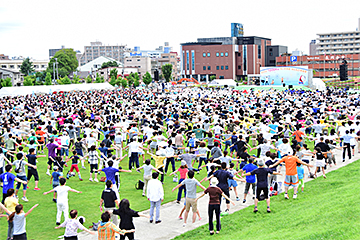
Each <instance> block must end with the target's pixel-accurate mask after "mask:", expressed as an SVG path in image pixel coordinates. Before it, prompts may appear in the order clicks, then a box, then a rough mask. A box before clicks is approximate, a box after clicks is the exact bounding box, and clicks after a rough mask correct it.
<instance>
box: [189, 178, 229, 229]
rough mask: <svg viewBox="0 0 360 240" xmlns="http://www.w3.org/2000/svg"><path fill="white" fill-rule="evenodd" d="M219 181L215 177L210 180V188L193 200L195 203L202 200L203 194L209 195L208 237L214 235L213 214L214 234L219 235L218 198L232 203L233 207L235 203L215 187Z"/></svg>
mask: <svg viewBox="0 0 360 240" xmlns="http://www.w3.org/2000/svg"><path fill="white" fill-rule="evenodd" d="M218 184H219V181H218V179H217V178H216V177H213V178H211V179H210V186H209V187H208V188H207V189H205V191H204V193H203V194H201V195H200V196H199V197H197V198H196V199H195V202H197V201H198V200H199V198H202V197H203V196H204V195H205V194H209V207H208V215H209V231H210V235H213V234H214V223H213V217H214V212H215V217H216V233H219V232H220V230H221V223H220V198H221V196H223V197H224V198H225V199H226V200H228V201H229V202H231V203H232V205H234V206H235V203H234V202H233V201H232V200H231V199H230V198H229V197H228V196H226V194H224V192H223V191H222V190H221V188H219V187H217V185H218Z"/></svg>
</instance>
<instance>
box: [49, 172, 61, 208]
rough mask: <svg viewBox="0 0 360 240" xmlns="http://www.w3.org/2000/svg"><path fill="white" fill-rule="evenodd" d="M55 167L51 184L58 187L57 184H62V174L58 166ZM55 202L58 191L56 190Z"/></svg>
mask: <svg viewBox="0 0 360 240" xmlns="http://www.w3.org/2000/svg"><path fill="white" fill-rule="evenodd" d="M53 169H54V172H53V173H52V174H51V178H50V184H51V183H52V185H53V188H56V187H57V186H60V178H62V174H61V173H60V172H58V170H59V167H58V166H54V168H53ZM53 202H55V203H56V192H54V197H53Z"/></svg>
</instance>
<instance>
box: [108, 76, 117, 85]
mask: <svg viewBox="0 0 360 240" xmlns="http://www.w3.org/2000/svg"><path fill="white" fill-rule="evenodd" d="M109 83H110V84H111V85H112V86H115V85H116V78H115V76H111V78H110V81H109Z"/></svg>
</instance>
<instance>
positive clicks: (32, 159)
mask: <svg viewBox="0 0 360 240" xmlns="http://www.w3.org/2000/svg"><path fill="white" fill-rule="evenodd" d="M26 157H27V159H28V163H30V164H32V165H34V166H36V155H35V154H28V155H26ZM28 169H29V170H30V169H34V168H32V167H30V166H28Z"/></svg>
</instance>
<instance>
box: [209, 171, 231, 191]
mask: <svg viewBox="0 0 360 240" xmlns="http://www.w3.org/2000/svg"><path fill="white" fill-rule="evenodd" d="M214 177H216V178H217V179H218V181H219V183H218V185H217V186H218V187H219V188H221V189H226V188H228V187H229V185H228V180H229V179H233V178H234V176H233V175H232V174H231V173H230V172H228V171H226V170H222V169H220V170H217V171H216V172H214Z"/></svg>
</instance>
